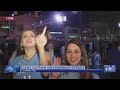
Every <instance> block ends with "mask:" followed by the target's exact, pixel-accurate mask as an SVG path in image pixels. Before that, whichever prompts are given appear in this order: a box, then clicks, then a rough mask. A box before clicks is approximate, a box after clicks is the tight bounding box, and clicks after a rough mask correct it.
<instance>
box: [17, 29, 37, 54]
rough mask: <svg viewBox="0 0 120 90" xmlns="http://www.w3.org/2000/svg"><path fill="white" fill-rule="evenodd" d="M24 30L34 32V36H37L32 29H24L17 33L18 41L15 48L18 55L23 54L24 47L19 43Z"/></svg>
mask: <svg viewBox="0 0 120 90" xmlns="http://www.w3.org/2000/svg"><path fill="white" fill-rule="evenodd" d="M25 31H32V32H33V33H34V34H35V36H37V33H36V32H35V31H34V30H33V29H25V30H24V31H22V32H21V33H20V35H19V41H18V44H17V48H16V50H17V53H18V55H20V54H25V52H24V47H22V46H21V44H20V43H21V39H22V35H23V33H24V32H25Z"/></svg>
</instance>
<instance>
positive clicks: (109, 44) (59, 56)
mask: <svg viewBox="0 0 120 90" xmlns="http://www.w3.org/2000/svg"><path fill="white" fill-rule="evenodd" d="M0 59H1V60H0V71H1V72H4V68H5V65H57V66H60V65H68V66H69V65H70V66H79V65H84V66H86V68H92V69H100V68H101V67H102V66H103V65H104V64H110V65H116V72H115V73H109V74H107V75H106V74H104V73H102V74H101V73H98V72H42V73H40V72H34V73H33V72H24V73H23V72H22V73H21V72H16V73H12V76H11V77H10V78H11V79H106V78H109V79H112V78H113V79H114V78H117V79H118V78H120V67H119V66H120V61H119V60H120V42H119V40H117V41H104V40H96V39H93V38H91V39H89V40H88V41H86V42H83V41H81V40H79V39H68V40H63V41H57V40H53V37H52V35H51V34H50V33H49V30H47V27H45V28H44V30H42V31H40V32H39V33H36V32H35V31H34V30H32V29H25V30H24V31H23V32H22V33H21V35H20V37H19V43H15V42H13V43H9V42H4V43H2V44H1V46H0Z"/></svg>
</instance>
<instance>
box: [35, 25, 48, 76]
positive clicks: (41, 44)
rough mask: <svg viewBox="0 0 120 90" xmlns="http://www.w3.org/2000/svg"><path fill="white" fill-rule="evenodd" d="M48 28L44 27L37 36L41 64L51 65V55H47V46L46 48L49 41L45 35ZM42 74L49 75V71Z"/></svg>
mask: <svg viewBox="0 0 120 90" xmlns="http://www.w3.org/2000/svg"><path fill="white" fill-rule="evenodd" d="M46 29H47V26H45V27H44V30H43V32H42V33H41V34H39V35H38V36H37V38H36V44H37V49H38V53H39V56H40V65H44V66H46V65H50V60H49V55H47V53H46V51H45V48H44V47H45V45H46V43H47V38H46V36H45V33H46ZM42 76H44V77H48V76H49V73H47V72H46V73H42Z"/></svg>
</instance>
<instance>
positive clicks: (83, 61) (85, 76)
mask: <svg viewBox="0 0 120 90" xmlns="http://www.w3.org/2000/svg"><path fill="white" fill-rule="evenodd" d="M71 43H73V44H76V45H77V46H78V47H79V48H80V50H81V53H82V59H81V63H80V65H84V66H86V68H88V66H89V60H88V56H87V52H86V49H85V47H84V45H83V44H82V43H81V42H80V41H79V40H76V39H71V40H70V41H68V42H67V43H66V45H65V62H66V65H70V64H69V63H68V61H67V57H66V53H67V47H68V45H69V44H71ZM80 77H81V78H83V79H90V78H91V75H90V73H89V72H81V73H80Z"/></svg>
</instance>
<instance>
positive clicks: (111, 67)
mask: <svg viewBox="0 0 120 90" xmlns="http://www.w3.org/2000/svg"><path fill="white" fill-rule="evenodd" d="M104 72H116V65H104Z"/></svg>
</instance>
